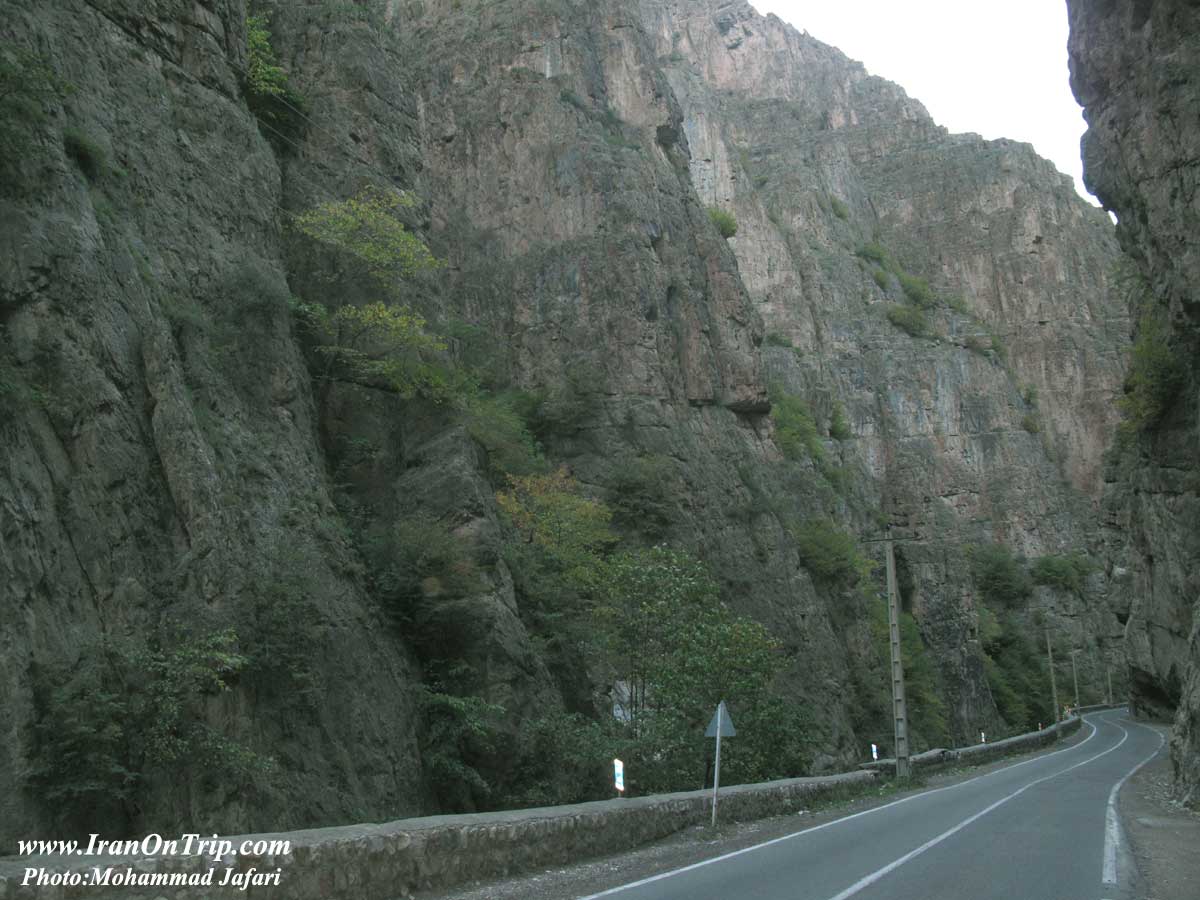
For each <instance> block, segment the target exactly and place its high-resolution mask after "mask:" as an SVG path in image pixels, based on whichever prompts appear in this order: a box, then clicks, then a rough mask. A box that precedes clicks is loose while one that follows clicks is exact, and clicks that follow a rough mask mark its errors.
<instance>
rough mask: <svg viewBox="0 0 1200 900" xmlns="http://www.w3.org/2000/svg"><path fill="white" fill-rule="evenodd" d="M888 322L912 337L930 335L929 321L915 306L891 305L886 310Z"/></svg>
mask: <svg viewBox="0 0 1200 900" xmlns="http://www.w3.org/2000/svg"><path fill="white" fill-rule="evenodd" d="M887 318H888V321H889V322H891V323H892V324H893V325H895V326H896V327H897V328H899V329H900V330H901V331H905V332H907V333H908V334H910V335H911V336H912V337H927V336H928V335H929V333H930V328H929V320H928V319H927V318H926V317H925V313H923V312H921V310H920V309H918V308H917V307H915V306H901V305H900V304H898V303H897V304H892V305H891V306H889V307H888V308H887Z"/></svg>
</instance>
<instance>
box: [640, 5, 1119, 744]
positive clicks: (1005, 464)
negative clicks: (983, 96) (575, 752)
mask: <svg viewBox="0 0 1200 900" xmlns="http://www.w3.org/2000/svg"><path fill="white" fill-rule="evenodd" d="M643 16H644V20H645V22H646V27H647V29H648V30H649V31H650V32H651V33H652V34H653V35H654V37H655V40H656V45H657V52H658V54H659V59H660V60H662V61H663V64H664V66H665V67H666V71H667V73H668V78H669V79H670V83H671V85H672V87H673V88H674V90H675V93H676V95H677V96H678V97H680V102H681V105H682V107H683V110H684V115H685V120H684V124H685V132H686V133H687V135H688V138H689V146H690V147H691V149H692V156H691V169H692V176H693V181H694V183H695V184H696V189H697V191H698V192H699V194H700V195H701V198H702V199H703V201H704V202H705V203H706V204H709V205H721V206H723V207H727V208H730V209H732V210H734V211H735V212H736V215H737V219H738V222H739V231H738V235H737V236H736V237H735V238H734V239H733V240H732V241H731V244H732V245H733V247H734V252H735V253H736V254H737V256H738V263H739V270H740V272H741V274H742V277H743V280H744V281H745V283H746V285H747V289H748V290H749V292H750V295H751V297H752V298H753V300H754V301H755V303H756V304H757V307H758V309H759V311H760V312H761V314H762V317H763V320H764V323H765V327H766V329H767V331H768V333H770V334H774V335H777V336H782V338H783V339H784V340H785V342H786V343H790V344H791V345H792V346H793V348H794V349H793V350H792V352H788V351H787V350H778V349H771V348H768V349H767V350H766V351H765V356H766V359H767V360H768V364H769V365H770V367H771V370H772V377H774V378H776V379H779V380H780V381H782V382H784V383H785V384H787V385H788V386H789V387H791V388H792V389H794V390H796V391H797V392H800V393H803V394H806V395H808V396H814V395H816V396H823V397H825V398H827V399H826V402H827V403H832V402H841V403H843V404H844V406H845V409H846V410H847V413H848V416H849V421H850V423H851V431H852V432H853V438H852V439H851V440H850V441H847V442H844V443H843V444H842V447H841V452H842V454H843V456H844V458H845V459H847V460H853V461H854V462H853V464H854V465H856V466H860V467H861V469H862V470H863V471H865V472H866V473H869V475H870V477H871V479H872V481H871V483H872V484H873V486H874V491H875V492H876V494H875V502H876V503H877V504H878V505H879V507H880V508H882V509H885V510H886V511H887V512H888V513H889V514H890V515H893V516H901V517H904V518H906V519H907V520H908V522H909V523H910V532H909V537H911V538H912V540H911V541H910V542H906V543H905V544H904V545H903V546H902V550H901V552H902V556H903V559H904V560H905V562H906V563H907V564H908V566H909V571H910V573H911V576H912V594H911V600H912V603H913V604H914V606H915V608H916V609H917V611H918V614H919V617H920V618H921V620H922V624H923V627H924V628H925V633H926V636H927V637H928V638H929V639H930V640H931V641H932V642H933V644H934V646H936V647H937V648H938V651H939V658H940V661H941V664H942V666H943V670H944V671H945V672H946V674H947V675H948V676H949V677H948V683H949V684H950V685H954V687H952V688H951V692H952V693H951V699H952V702H953V711H954V713H955V715H956V721H957V722H958V723H960V727H961V728H963V730H964V731H966V730H969V725H968V723H969V722H972V721H977V720H980V719H981V718H982V717H983V716H984V715H985V710H986V708H987V706H988V705H989V703H990V698H988V697H986V696H980V694H979V690H978V683H977V679H974V680H973V678H972V677H971V666H972V665H973V664H975V663H977V659H978V656H977V653H976V652H974V650H973V649H972V647H971V643H970V641H971V637H972V633H973V632H972V629H973V626H974V618H973V606H974V604H975V600H976V598H975V596H974V586H973V584H972V583H971V580H970V579H969V577H968V576H967V573H966V572H965V571H964V567H963V566H962V565H960V564H959V561H958V560H959V559H960V553H961V547H962V546H963V545H965V544H968V543H971V542H982V543H986V542H987V541H989V540H998V541H1003V542H1005V543H1008V544H1010V545H1012V546H1015V547H1017V548H1019V549H1020V550H1021V551H1023V552H1025V553H1027V554H1029V555H1031V556H1033V555H1038V554H1042V553H1054V552H1061V551H1064V550H1068V549H1070V548H1072V547H1075V548H1078V549H1082V548H1087V549H1090V550H1092V551H1093V552H1096V551H1098V549H1099V535H1098V534H1097V531H1096V527H1095V519H1094V517H1093V513H1092V507H1093V506H1094V504H1095V502H1096V499H1097V497H1098V495H1099V490H1100V478H1099V470H1100V455H1101V452H1102V450H1103V448H1104V447H1105V445H1106V443H1107V441H1108V440H1109V436H1110V434H1111V431H1112V428H1113V426H1114V424H1115V416H1116V413H1115V408H1114V406H1113V397H1114V392H1115V390H1116V388H1117V386H1118V384H1119V381H1120V375H1121V372H1122V369H1123V358H1122V354H1123V347H1124V345H1125V341H1124V339H1123V337H1122V335H1121V331H1122V329H1123V328H1125V327H1126V322H1127V319H1126V315H1125V312H1124V310H1123V309H1122V308H1121V307H1120V305H1119V303H1118V302H1117V300H1116V297H1115V294H1114V292H1113V291H1112V289H1111V288H1110V286H1109V277H1110V270H1111V265H1112V261H1113V258H1114V255H1115V247H1114V244H1113V240H1112V237H1111V228H1110V226H1109V225H1108V223H1107V222H1105V221H1104V217H1103V215H1102V214H1101V213H1100V212H1099V211H1098V210H1094V209H1091V208H1089V207H1088V206H1087V205H1086V204H1084V203H1082V202H1081V201H1080V200H1079V198H1078V197H1077V196H1076V195H1075V193H1074V191H1073V190H1072V188H1071V187H1070V184H1069V182H1068V181H1067V180H1066V179H1065V178H1064V176H1062V175H1061V174H1060V173H1058V172H1056V171H1054V169H1053V168H1052V167H1051V166H1050V165H1049V164H1048V163H1046V162H1045V161H1043V160H1040V159H1038V158H1037V157H1036V156H1035V155H1034V154H1033V152H1032V150H1031V149H1030V148H1029V147H1028V146H1025V145H1020V144H1014V143H1012V142H1007V141H994V142H988V141H983V140H981V139H979V138H978V137H975V136H973V135H950V134H947V133H946V132H945V130H944V129H942V128H939V127H938V126H936V125H935V124H934V123H933V122H932V121H931V120H930V119H929V116H928V115H927V114H926V113H925V111H924V109H923V108H922V107H921V106H920V104H919V103H917V102H915V101H913V100H912V99H910V98H908V97H907V96H905V95H904V93H903V92H902V91H901V90H900V89H899V88H897V87H896V86H895V85H892V84H890V83H888V82H885V81H882V80H880V79H877V78H872V77H870V76H869V75H867V73H866V72H865V71H864V70H863V68H862V67H861V66H860V65H859V64H857V63H854V62H852V61H850V60H847V59H846V58H845V57H844V56H843V55H842V54H841V53H839V52H838V51H837V50H835V49H833V48H831V47H828V46H826V45H824V44H821V43H820V42H819V41H816V40H814V39H813V38H811V37H809V36H808V35H806V34H800V33H797V32H796V31H795V30H793V29H792V28H790V27H788V26H786V25H785V24H783V23H782V22H780V21H779V20H778V19H775V18H774V17H767V18H764V17H761V16H759V15H758V14H757V13H755V12H754V11H753V9H752V8H751V7H750V6H749V5H748V4H745V3H720V4H713V3H693V2H677V3H649V2H647V3H645V4H643ZM864 248H867V250H868V252H867V253H864V252H863V250H864ZM871 248H876V249H875V252H877V249H878V248H882V249H885V250H886V251H888V253H889V254H890V255H891V257H892V261H893V262H894V263H896V264H898V267H899V268H902V269H903V270H904V271H905V272H906V273H908V274H909V275H910V276H912V275H915V276H919V277H921V278H924V279H926V280H927V281H928V283H929V284H930V285H931V286H932V291H933V293H934V294H936V295H937V297H938V298H940V299H939V300H937V301H935V302H934V303H932V304H929V305H930V306H931V308H930V309H929V310H928V311H927V314H926V316H927V320H928V322H927V324H926V325H925V327H924V330H923V333H921V334H918V335H916V336H910V335H908V334H905V333H903V332H902V331H900V330H899V329H898V328H897V327H896V326H895V325H894V324H892V323H891V321H889V320H888V319H887V318H886V317H885V312H886V311H887V310H888V309H889V308H890V305H891V304H890V301H895V300H897V299H901V298H902V295H903V293H904V291H903V285H902V284H901V283H898V281H897V280H896V279H895V278H893V277H892V276H891V274H890V273H888V272H884V273H882V274H883V275H884V278H883V279H881V281H876V280H875V278H877V277H878V273H879V272H880V266H879V264H878V259H875V260H873V261H872V263H871V265H869V266H864V264H863V256H866V255H869V254H870V253H871V252H872V251H871ZM856 251H858V255H857V256H856ZM873 276H875V277H873ZM981 338H982V340H983V346H982V348H981V345H980V341H981ZM993 338H994V340H993ZM1031 387H1032V389H1033V390H1032V391H1031V390H1030V388H1031ZM1035 396H1036V398H1037V400H1036V401H1034V403H1028V402H1026V400H1027V399H1028V398H1030V397H1035ZM1035 405H1036V408H1035ZM1105 581H1106V579H1096V580H1095V581H1094V583H1093V584H1092V586H1091V589H1092V591H1093V592H1094V593H1093V595H1092V596H1091V597H1090V598H1089V601H1090V602H1088V603H1086V604H1079V603H1076V604H1074V605H1070V604H1068V605H1069V608H1062V609H1058V608H1054V607H1051V612H1052V614H1053V615H1054V616H1055V620H1056V621H1058V622H1059V623H1060V624H1061V625H1062V626H1063V627H1065V628H1068V629H1069V631H1070V637H1069V638H1068V639H1067V640H1068V641H1069V642H1070V643H1071V644H1073V645H1074V646H1081V647H1087V648H1088V652H1087V653H1086V655H1085V657H1084V658H1089V657H1090V659H1088V662H1087V664H1086V674H1085V678H1086V680H1087V681H1088V682H1091V683H1093V684H1097V683H1099V682H1100V681H1101V680H1103V677H1104V676H1103V674H1102V673H1103V669H1104V665H1105V659H1106V658H1107V659H1108V660H1109V661H1110V662H1111V663H1112V664H1119V662H1120V657H1119V652H1118V653H1117V655H1115V656H1112V655H1110V654H1112V652H1113V651H1112V643H1113V638H1115V636H1116V635H1117V634H1119V624H1118V622H1117V621H1116V619H1115V618H1114V617H1113V614H1112V612H1111V611H1110V610H1109V609H1108V608H1107V606H1106V605H1105V602H1104V600H1103V599H1102V598H1103V596H1104V594H1105V591H1106V585H1105ZM1049 602H1052V603H1053V601H1049ZM1118 602H1119V601H1118ZM1118 612H1120V610H1118ZM1097 638H1099V645H1097V644H1094V643H1093V641H1095V640H1096V639H1097Z"/></svg>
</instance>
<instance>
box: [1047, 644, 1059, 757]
mask: <svg viewBox="0 0 1200 900" xmlns="http://www.w3.org/2000/svg"><path fill="white" fill-rule="evenodd" d="M1046 656H1047V657H1048V658H1049V660H1050V693H1051V696H1052V698H1053V699H1052V700H1051V702H1052V703H1053V704H1054V737H1055V738H1056V739H1057V738H1058V736H1059V734H1058V723H1059V722H1061V721H1062V710H1061V709H1059V708H1058V679H1056V678H1055V677H1054V648H1053V647H1052V646H1051V645H1050V626H1049V625H1047V626H1046Z"/></svg>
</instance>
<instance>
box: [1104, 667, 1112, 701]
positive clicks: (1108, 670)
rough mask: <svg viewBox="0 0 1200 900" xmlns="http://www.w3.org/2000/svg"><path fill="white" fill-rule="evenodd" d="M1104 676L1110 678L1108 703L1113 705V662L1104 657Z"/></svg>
mask: <svg viewBox="0 0 1200 900" xmlns="http://www.w3.org/2000/svg"><path fill="white" fill-rule="evenodd" d="M1104 676H1105V677H1106V678H1107V679H1108V705H1109V706H1112V705H1113V702H1112V664H1111V663H1110V662H1109V661H1108V657H1107V656H1105V657H1104Z"/></svg>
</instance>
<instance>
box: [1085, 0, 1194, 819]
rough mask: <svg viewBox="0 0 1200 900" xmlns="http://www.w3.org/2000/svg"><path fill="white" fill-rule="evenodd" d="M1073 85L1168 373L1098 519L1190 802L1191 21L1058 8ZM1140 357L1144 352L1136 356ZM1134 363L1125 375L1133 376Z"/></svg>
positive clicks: (1113, 8) (1094, 179) (1180, 8)
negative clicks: (1104, 522)
mask: <svg viewBox="0 0 1200 900" xmlns="http://www.w3.org/2000/svg"><path fill="white" fill-rule="evenodd" d="M1068 7H1069V8H1070V16H1071V41H1070V52H1071V85H1072V88H1073V89H1074V91H1075V96H1076V97H1077V98H1078V99H1079V102H1080V103H1081V104H1082V105H1083V106H1084V108H1085V116H1086V118H1087V122H1088V131H1087V134H1086V135H1085V136H1084V141H1083V159H1084V177H1085V179H1086V181H1087V184H1088V186H1089V188H1090V189H1091V190H1092V191H1093V192H1094V193H1095V194H1096V196H1097V197H1099V198H1100V200H1101V201H1102V202H1103V203H1104V205H1105V207H1107V208H1108V209H1111V210H1112V211H1113V212H1114V213H1115V214H1116V216H1117V218H1118V226H1117V237H1118V239H1119V240H1120V242H1121V246H1122V247H1123V248H1124V249H1125V251H1126V252H1127V253H1128V254H1129V256H1130V257H1131V258H1132V260H1133V262H1134V264H1135V265H1136V267H1137V272H1138V273H1140V278H1138V279H1137V281H1136V283H1135V289H1134V290H1132V291H1131V294H1130V299H1131V303H1132V306H1133V309H1132V312H1133V314H1134V315H1135V317H1138V318H1139V319H1140V320H1141V321H1142V323H1143V325H1142V327H1140V328H1139V332H1138V334H1140V335H1149V336H1148V339H1149V337H1153V335H1150V334H1149V332H1150V328H1149V323H1152V322H1153V321H1155V320H1158V319H1161V320H1162V321H1165V322H1166V323H1167V326H1166V330H1165V334H1164V335H1163V340H1162V346H1163V347H1164V348H1165V350H1166V352H1167V353H1168V354H1169V356H1170V358H1172V359H1174V360H1176V361H1177V365H1178V372H1177V377H1176V379H1175V383H1173V384H1172V386H1171V389H1170V391H1169V394H1168V396H1166V397H1165V398H1164V400H1165V402H1164V404H1163V409H1162V410H1161V413H1160V414H1159V415H1158V416H1157V417H1156V418H1155V419H1154V421H1151V422H1147V423H1146V424H1145V427H1143V428H1142V429H1141V430H1140V431H1137V432H1135V433H1131V435H1130V436H1129V438H1128V440H1127V441H1125V442H1124V443H1123V445H1122V446H1119V447H1117V448H1116V449H1115V450H1114V459H1113V464H1112V466H1111V467H1110V468H1109V470H1108V475H1107V478H1108V480H1109V482H1110V483H1109V485H1108V492H1107V493H1108V503H1107V515H1108V519H1109V524H1110V526H1111V527H1112V529H1113V531H1114V543H1116V544H1117V545H1118V547H1119V548H1120V551H1121V552H1122V553H1123V554H1125V557H1126V559H1127V563H1126V565H1127V566H1128V568H1129V570H1130V574H1129V582H1128V586H1127V588H1126V590H1127V591H1128V595H1129V597H1130V605H1129V614H1128V615H1129V621H1128V624H1127V627H1126V645H1127V649H1128V654H1129V662H1130V666H1131V667H1132V671H1133V676H1134V683H1133V684H1134V689H1133V695H1132V698H1131V699H1132V703H1133V706H1134V708H1135V709H1136V710H1138V711H1140V712H1143V713H1146V714H1149V715H1154V716H1164V715H1172V714H1174V715H1175V730H1174V732H1173V736H1172V741H1171V755H1172V761H1173V763H1174V766H1175V773H1176V778H1177V785H1178V788H1179V791H1180V795H1181V796H1182V797H1183V798H1184V799H1185V800H1188V801H1189V802H1191V803H1193V804H1194V803H1196V802H1200V631H1198V630H1197V628H1198V627H1200V615H1198V612H1200V610H1198V609H1197V607H1196V598H1197V597H1198V596H1200V575H1198V574H1197V573H1198V572H1200V567H1198V563H1200V534H1198V533H1197V530H1196V523H1197V522H1198V521H1200V498H1198V496H1197V494H1198V491H1200V459H1198V458H1197V452H1196V448H1197V446H1200V378H1198V375H1197V372H1198V369H1197V364H1196V361H1197V359H1200V355H1198V351H1200V303H1198V302H1197V299H1196V298H1197V296H1200V294H1198V291H1200V279H1198V276H1197V272H1200V245H1198V244H1197V242H1196V234H1197V228H1198V226H1200V216H1198V215H1197V209H1196V203H1195V196H1196V190H1197V183H1198V182H1200V160H1198V159H1197V148H1198V147H1200V131H1198V130H1197V126H1196V116H1197V112H1198V111H1200V82H1198V80H1197V77H1196V74H1195V73H1196V71H1197V69H1196V67H1197V65H1198V64H1200V10H1198V9H1197V7H1196V5H1195V4H1193V3H1186V2H1157V3H1147V2H1132V0H1118V2H1108V3H1083V2H1070V3H1068ZM1147 349H1148V350H1149V349H1152V348H1151V347H1149V346H1148V347H1147ZM1136 355H1137V354H1136V353H1135V365H1136Z"/></svg>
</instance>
